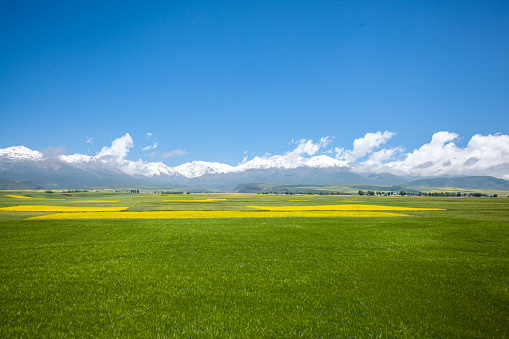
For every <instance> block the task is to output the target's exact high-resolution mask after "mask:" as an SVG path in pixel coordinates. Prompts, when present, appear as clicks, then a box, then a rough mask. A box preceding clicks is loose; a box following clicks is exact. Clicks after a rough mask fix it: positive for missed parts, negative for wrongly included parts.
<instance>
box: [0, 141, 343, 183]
mask: <svg viewBox="0 0 509 339" xmlns="http://www.w3.org/2000/svg"><path fill="white" fill-rule="evenodd" d="M103 153H105V152H104V151H101V152H100V153H99V154H97V155H95V156H90V155H85V154H73V155H61V156H59V157H58V160H60V161H63V162H65V163H67V164H68V165H71V166H75V167H78V168H89V169H91V168H94V167H96V166H100V167H102V168H108V167H111V168H114V169H118V170H121V171H122V172H124V173H126V174H128V175H130V176H144V177H149V178H150V177H154V176H171V177H175V176H184V177H186V178H189V179H192V178H197V177H201V176H203V175H205V174H226V173H240V172H243V171H247V170H251V169H270V168H276V169H278V168H279V169H295V168H298V167H312V168H331V167H344V166H346V164H344V163H343V162H342V161H339V160H337V159H334V158H331V157H329V156H326V155H318V156H313V157H302V156H301V155H299V154H285V155H275V156H264V157H255V158H254V159H252V160H250V161H247V162H245V163H242V164H240V165H238V166H231V165H227V164H223V163H219V162H206V161H193V162H188V163H185V164H182V165H179V166H176V167H169V166H167V165H165V164H164V163H162V162H144V161H143V160H141V159H140V160H138V161H130V160H125V159H124V158H123V156H120V157H119V156H116V157H115V156H113V157H112V156H110V155H109V154H107V155H104V154H103ZM0 159H7V160H10V161H18V160H19V161H21V160H25V161H26V160H31V161H41V160H44V156H43V154H42V153H41V152H38V151H33V150H31V149H29V148H27V147H24V146H13V147H9V148H5V149H0Z"/></svg>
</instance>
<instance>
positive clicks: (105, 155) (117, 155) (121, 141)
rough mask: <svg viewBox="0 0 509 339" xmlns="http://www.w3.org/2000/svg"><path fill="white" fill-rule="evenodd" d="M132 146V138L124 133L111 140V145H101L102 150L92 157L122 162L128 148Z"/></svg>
mask: <svg viewBox="0 0 509 339" xmlns="http://www.w3.org/2000/svg"><path fill="white" fill-rule="evenodd" d="M132 147H133V138H131V136H130V135H129V133H126V134H125V135H124V136H123V137H120V138H118V139H115V140H113V142H112V143H111V147H103V148H102V150H101V151H100V152H99V153H97V155H96V156H95V157H94V158H96V159H98V160H102V161H108V160H113V161H115V162H122V161H123V160H124V159H125V157H126V156H127V153H129V149H130V148H132Z"/></svg>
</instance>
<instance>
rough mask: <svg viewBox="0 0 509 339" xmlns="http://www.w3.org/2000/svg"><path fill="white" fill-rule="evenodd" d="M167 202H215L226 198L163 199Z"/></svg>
mask: <svg viewBox="0 0 509 339" xmlns="http://www.w3.org/2000/svg"><path fill="white" fill-rule="evenodd" d="M163 201H169V202H217V201H226V199H196V200H163Z"/></svg>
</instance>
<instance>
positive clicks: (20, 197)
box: [5, 194, 65, 200]
mask: <svg viewBox="0 0 509 339" xmlns="http://www.w3.org/2000/svg"><path fill="white" fill-rule="evenodd" d="M5 196H6V197H9V198H14V199H31V200H65V199H44V198H35V197H27V196H24V195H15V194H9V195H5Z"/></svg>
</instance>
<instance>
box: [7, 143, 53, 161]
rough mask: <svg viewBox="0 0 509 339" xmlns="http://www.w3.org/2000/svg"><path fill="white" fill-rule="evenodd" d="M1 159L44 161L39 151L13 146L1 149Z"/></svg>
mask: <svg viewBox="0 0 509 339" xmlns="http://www.w3.org/2000/svg"><path fill="white" fill-rule="evenodd" d="M0 158H2V159H7V160H32V161H37V160H42V158H43V156H42V153H41V152H39V151H32V150H31V149H30V148H28V147H25V146H12V147H7V148H3V149H0Z"/></svg>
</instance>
